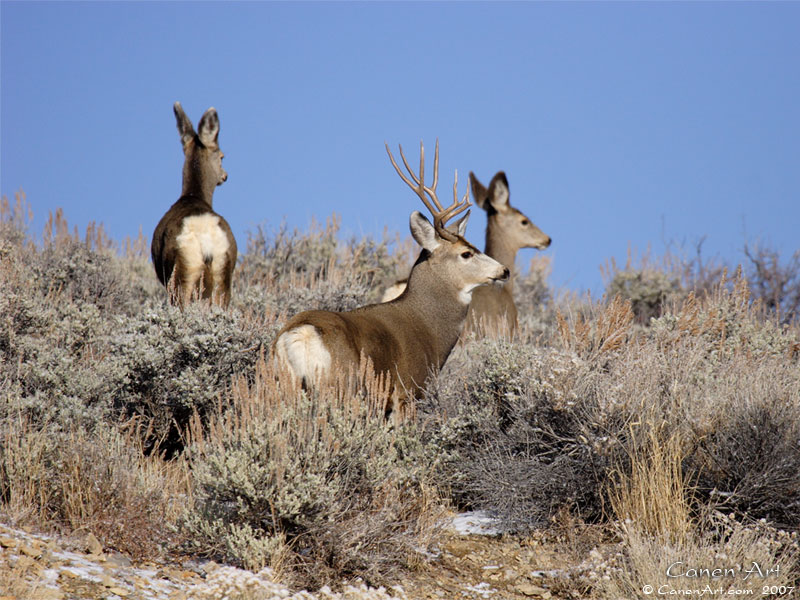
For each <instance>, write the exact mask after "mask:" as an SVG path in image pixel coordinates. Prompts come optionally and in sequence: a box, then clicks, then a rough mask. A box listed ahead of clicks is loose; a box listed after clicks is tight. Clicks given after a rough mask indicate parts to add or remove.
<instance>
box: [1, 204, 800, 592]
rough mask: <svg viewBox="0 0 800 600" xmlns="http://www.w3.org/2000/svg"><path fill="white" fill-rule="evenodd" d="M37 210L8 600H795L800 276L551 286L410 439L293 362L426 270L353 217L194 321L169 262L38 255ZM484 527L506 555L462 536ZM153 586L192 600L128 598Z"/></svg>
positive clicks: (277, 259) (636, 271) (120, 246)
mask: <svg viewBox="0 0 800 600" xmlns="http://www.w3.org/2000/svg"><path fill="white" fill-rule="evenodd" d="M28 210H29V207H28V206H27V205H26V203H25V200H24V197H23V196H22V195H20V196H18V198H17V202H16V204H15V205H12V204H11V203H10V202H9V201H8V200H7V199H5V198H4V199H3V204H2V209H1V210H0V290H2V292H1V293H0V358H1V360H0V524H2V526H0V546H1V547H2V548H0V551H2V557H3V558H2V561H0V598H3V599H4V600H5V599H6V598H50V597H52V598H84V597H85V598H101V597H103V598H105V597H114V594H116V596H118V597H137V598H138V597H141V598H148V597H164V598H167V597H169V598H179V597H180V598H194V597H196V598H201V597H214V595H213V594H214V593H216V592H210V591H209V589H211V588H209V587H208V586H209V585H210V583H209V582H213V580H214V576H213V575H212V571H215V572H217V573H220V574H222V573H229V572H231V573H233V572H235V573H238V574H239V575H240V576H241V577H245V578H246V577H248V575H247V572H250V573H262V575H263V574H265V573H268V574H269V578H271V579H272V580H274V582H275V583H274V585H273V587H269V586H267V585H266V584H264V586H261V587H259V586H260V585H261V584H253V586H251V587H250V588H248V589H245V588H246V586H245V587H243V588H242V589H240V590H239V591H236V590H232V589H231V590H228V592H227V597H229V598H232V599H241V600H245V599H247V600H250V599H253V600H257V599H261V598H271V597H288V594H290V593H299V591H300V590H310V591H311V592H313V593H314V594H316V597H319V598H327V597H346V598H360V597H364V598H367V597H369V598H373V597H374V598H380V597H384V596H381V594H387V593H389V592H384V591H380V588H381V586H382V587H383V588H385V589H386V590H391V589H392V586H397V585H400V586H401V587H402V589H403V590H404V591H403V594H405V597H407V598H465V597H466V598H525V597H532V598H604V599H605V598H609V599H610V598H614V599H615V598H640V597H645V595H643V592H642V591H643V590H645V592H644V593H645V594H646V593H647V592H646V590H647V589H649V590H651V592H655V595H660V594H666V593H669V592H670V590H674V591H675V593H680V590H700V589H703V588H705V586H710V588H713V589H717V588H720V589H723V590H725V591H727V590H733V591H737V590H738V591H739V592H744V591H745V590H753V592H754V594H761V595H768V596H773V597H774V596H778V597H780V596H786V597H790V596H791V595H793V594H796V593H797V591H796V590H794V592H791V591H790V590H789V588H791V587H793V586H795V587H796V586H798V585H800V542H799V541H798V535H797V531H798V529H799V528H800V331H799V330H798V327H797V323H796V320H792V311H795V310H796V309H797V303H798V302H800V299H796V298H795V297H794V296H793V295H792V294H796V289H795V288H794V287H792V286H793V285H796V282H798V281H800V277H799V276H798V273H797V272H795V271H796V270H797V262H798V260H797V258H796V257H795V259H794V262H792V261H789V263H788V264H787V263H786V262H785V261H784V262H781V261H780V257H773V258H775V261H774V262H773V263H770V262H769V257H770V255H769V253H768V252H765V251H761V254H758V252H757V251H756V250H753V251H752V254H751V257H752V259H751V260H752V268H750V269H749V270H747V271H746V273H743V272H742V270H741V269H736V268H735V267H731V268H727V269H726V268H725V265H724V264H722V263H719V264H711V263H705V264H702V263H700V264H697V263H691V262H681V261H678V260H677V259H675V258H674V257H664V260H660V261H656V260H652V259H650V260H640V261H638V262H637V261H633V260H632V261H630V262H629V264H627V265H625V266H624V267H621V266H616V265H614V264H613V263H612V264H611V265H610V266H609V269H608V273H607V274H608V277H607V279H608V292H609V294H608V296H607V297H604V298H603V299H600V300H597V299H590V298H587V297H578V296H577V295H575V294H572V293H568V292H566V291H560V290H553V289H551V288H550V286H549V285H548V282H547V274H548V269H549V264H548V262H547V260H546V259H536V260H534V261H533V262H532V264H531V268H529V269H528V270H527V272H526V273H525V274H524V275H522V276H521V277H520V278H519V279H518V281H517V282H516V284H515V294H516V300H517V305H518V307H519V312H520V332H519V335H518V336H517V337H516V338H515V339H513V340H493V339H489V338H484V337H482V336H481V337H479V336H475V335H472V336H465V337H464V339H462V341H461V342H460V343H459V345H458V346H457V347H456V349H455V350H454V352H453V354H452V355H451V357H450V359H449V360H448V362H447V364H446V366H445V368H444V369H443V371H442V372H441V373H440V374H438V376H437V377H436V378H435V380H434V381H433V383H432V384H431V385H429V387H428V390H427V394H426V397H425V398H424V399H423V400H422V401H420V402H419V403H417V404H416V405H415V407H414V411H413V412H414V413H415V415H414V417H413V418H411V419H408V420H406V421H399V420H395V421H394V422H388V423H387V422H386V421H385V419H384V417H383V414H382V411H381V409H380V407H382V406H383V401H384V400H383V397H382V395H381V386H380V385H379V382H377V381H375V378H374V377H373V376H372V375H371V374H370V373H368V372H362V373H359V374H354V376H353V377H349V378H348V377H343V378H342V379H341V380H340V381H337V382H334V383H331V384H330V385H328V386H324V387H323V388H321V389H318V390H315V391H313V392H312V393H306V392H303V391H302V390H300V389H298V388H297V386H292V385H289V384H288V383H287V382H286V381H285V378H284V379H283V380H282V379H281V377H280V373H276V370H275V367H274V366H273V364H272V362H271V361H270V360H269V349H270V344H271V342H272V340H273V338H274V336H275V334H276V332H277V331H278V329H279V327H280V326H281V324H282V323H284V322H285V320H286V319H287V317H289V316H291V315H293V314H295V313H297V312H299V311H301V310H305V309H309V308H324V309H332V310H347V309H351V308H355V307H357V306H361V305H363V304H365V303H369V302H375V301H377V300H378V298H379V297H380V294H381V293H382V291H383V288H384V287H385V286H386V285H387V284H389V283H390V282H392V281H393V280H394V279H395V278H396V277H397V276H398V275H405V273H406V272H407V270H408V269H409V267H410V262H411V260H413V256H414V254H415V251H414V249H413V248H411V247H410V245H409V244H408V243H407V242H399V241H398V240H391V239H384V240H373V239H368V238H365V239H353V240H348V241H342V240H341V239H340V238H339V236H338V227H337V221H336V218H335V217H331V218H330V219H328V221H327V222H326V224H325V225H313V226H312V227H311V228H310V229H309V231H305V232H298V231H295V232H290V231H287V230H286V229H285V228H278V229H276V230H273V231H266V230H261V229H259V230H257V231H256V232H254V233H252V234H251V236H250V238H249V239H248V240H239V245H240V248H243V249H244V248H245V247H246V249H244V251H242V252H241V254H242V256H241V258H240V262H239V265H238V266H237V269H236V273H235V276H234V290H233V300H232V302H231V307H230V309H229V310H228V311H222V310H220V309H218V308H216V307H208V306H206V305H204V304H201V303H195V304H193V305H191V306H190V307H188V308H187V309H186V310H185V311H183V312H181V311H179V310H178V309H176V308H174V307H171V306H169V305H168V304H167V303H166V293H165V291H164V289H163V288H162V287H161V286H160V285H159V284H158V281H157V280H156V278H155V275H154V273H153V269H152V265H151V263H150V260H149V247H148V245H147V243H146V240H145V239H144V238H142V237H141V236H140V238H139V239H137V240H127V241H124V242H121V243H120V242H117V241H113V240H109V239H108V238H107V237H106V236H105V235H104V233H103V229H102V227H101V226H92V227H90V228H89V230H88V231H87V232H86V233H85V234H78V233H77V232H74V231H71V230H70V228H69V226H68V224H67V221H66V219H65V217H64V216H63V215H62V214H61V213H60V212H59V213H58V214H56V215H51V219H50V221H49V222H48V225H47V227H46V229H45V231H44V232H43V233H42V234H36V235H34V233H33V232H30V231H28V222H29V219H28ZM469 237H472V238H478V237H479V236H478V235H477V234H475V233H474V232H473V234H472V235H471V236H469ZM759 261H760V262H759ZM770 264H771V265H772V269H771V270H770V269H769V268H768V267H770ZM759 265H760V266H761V267H763V269H762V270H761V271H759V270H758V268H756V267H757V266H759ZM747 276H749V279H748V277H747ZM781 277H782V278H783V279H781V281H783V283H781V284H780V286H778V285H775V282H776V281H777V280H778V279H780V278H781ZM797 298H800V296H798V297H797ZM464 511H488V512H490V513H491V514H492V515H493V517H494V518H496V519H497V522H498V524H499V527H500V528H501V530H502V531H503V532H504V533H502V534H497V535H494V536H488V537H487V536H474V535H472V536H469V535H468V536H464V535H460V534H458V533H456V532H455V531H453V529H452V528H451V524H452V522H453V515H454V514H455V513H460V512H464ZM90 534H91V537H90ZM36 536H41V537H40V538H37V537H36ZM87 539H88V540H95V541H96V544H95V545H94V548H90V547H89V546H88V545H87ZM4 540H5V541H4ZM23 548H26V549H27V551H26V550H24V549H23ZM64 552H74V553H76V556H75V557H72V556H69V557H65V556H66V555H64ZM79 559H80V560H89V561H94V562H95V563H97V562H101V563H105V564H106V566H107V565H108V564H109V561H111V562H114V561H116V562H117V563H119V564H120V565H121V566H119V569H122V570H123V571H124V570H126V569H127V570H128V571H126V573H123V575H121V576H120V577H121V579H120V580H119V581H118V580H116V579H113V577H116V575H114V576H112V579H110V580H109V582H111V585H105V584H103V583H102V581H101V583H100V584H98V585H97V586H96V587H97V589H96V590H95V591H91V592H90V591H87V590H88V588H80V586H79V585H78V582H77V581H75V580H76V579H80V577H78V578H70V576H69V575H56V582H57V583H55V584H54V583H53V582H52V581H51V579H48V578H52V576H53V572H52V570H53V569H55V568H57V567H56V566H54V565H56V564H57V563H58V564H60V565H61V566H63V565H64V564H65V563H67V562H68V561H71V560H76V561H78V560H79ZM101 559H103V560H101ZM46 561H49V562H47V564H44V563H45V562H46ZM209 561H213V562H209ZM212 565H213V566H212ZM753 565H757V567H758V569H757V570H754V567H753ZM229 567H230V568H231V571H226V569H228V568H229ZM58 568H60V567H58ZM233 568H235V569H238V570H237V571H233ZM132 569H140V570H139V571H135V572H134V571H131V570H132ZM265 569H268V570H265ZM715 569H718V570H719V573H714V570H715ZM149 570H155V572H156V573H158V572H161V573H163V574H164V575H165V577H164V579H166V580H168V581H173V583H174V582H176V581H177V582H179V583H180V585H178V584H175V585H173V587H171V588H169V589H168V590H167V591H162V592H158V593H155V594H150V595H148V594H146V593H144V592H143V591H141V590H139V591H136V590H138V588H129V587H125V586H126V585H127V584H125V581H127V580H132V578H136V577H139V578H142V577H144V575H143V572H144V571H149ZM219 576H220V577H221V576H222V575H219ZM126 578H127V579H126ZM181 580H183V581H182V583H181ZM65 582H66V583H65ZM69 582H71V583H69ZM362 584H363V585H365V586H369V588H370V590H371V591H362V592H348V591H347V586H348V585H353V586H359V585H362ZM70 585H72V586H73V587H69V586H70ZM193 585H197V586H200V587H196V588H193V587H192V586H193ZM203 586H205V587H203ZM648 586H651V587H648ZM93 589H94V588H93ZM165 589H166V588H165ZM325 589H330V590H332V591H331V592H330V593H329V595H328V596H326V595H325V594H326V592H325V591H324V590H325ZM48 590H49V591H48ZM115 590H116V591H115ZM290 590H291V592H290ZM217 591H219V590H217ZM220 593H221V592H220ZM309 593H310V592H309ZM391 593H396V594H397V595H398V596H399V597H402V595H401V593H400V592H399V591H397V590H396V591H395V592H391ZM48 594H49V595H48ZM59 594H60V595H59ZM137 594H138V595H137ZM159 594H161V595H159ZM193 594H194V595H193ZM203 594H206V595H203ZM208 594H211V595H208ZM336 594H340V595H339V596H335V595H336ZM348 594H350V595H348ZM359 594H362V595H359ZM684 595H685V594H684ZM296 597H298V598H299V597H305V598H310V597H311V596H310V595H308V594H307V595H305V596H302V595H298V596H296Z"/></svg>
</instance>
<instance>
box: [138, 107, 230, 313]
mask: <svg viewBox="0 0 800 600" xmlns="http://www.w3.org/2000/svg"><path fill="white" fill-rule="evenodd" d="M173 109H174V112H175V118H176V120H177V124H178V132H179V134H180V138H181V144H182V146H183V152H184V157H185V159H184V165H183V176H182V177H183V187H182V193H181V197H180V198H179V199H178V201H177V202H175V203H174V204H173V205H172V207H170V209H169V210H168V211H167V212H166V214H164V216H163V217H162V218H161V220H160V221H159V223H158V225H157V226H156V229H155V231H154V232H153V242H152V245H151V254H152V257H153V265H154V267H155V270H156V276H157V277H158V279H159V281H160V282H161V283H162V284H163V285H164V286H166V287H167V289H168V290H170V287H172V288H173V289H172V290H171V291H170V293H169V299H170V301H171V302H174V303H177V304H178V305H179V306H181V307H183V306H185V305H186V303H188V302H189V301H190V300H191V298H192V296H194V295H199V296H202V297H203V298H205V299H209V300H212V301H214V302H216V303H218V304H220V305H222V306H227V305H228V303H229V302H230V297H231V283H232V280H233V271H234V268H235V266H236V258H237V253H238V250H237V247H236V239H235V238H234V236H233V232H232V231H231V228H230V225H229V224H228V222H227V221H226V220H225V219H224V218H223V217H222V215H220V214H218V213H216V212H215V211H214V209H213V194H214V190H215V188H216V187H217V186H218V185H222V183H224V182H225V181H226V180H227V178H228V174H227V173H226V172H225V169H223V168H222V158H223V157H224V154H223V153H222V150H221V149H220V147H219V143H218V139H219V117H218V115H217V111H216V110H215V109H214V108H209V109H208V110H207V111H206V112H205V114H203V117H202V118H201V119H200V123H199V124H198V131H197V132H195V130H194V127H193V126H192V123H191V121H190V120H189V119H188V117H187V116H186V114H185V113H184V112H183V108H182V107H181V105H180V103H179V102H176V103H175V105H174V107H173Z"/></svg>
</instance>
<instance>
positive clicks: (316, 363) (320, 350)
mask: <svg viewBox="0 0 800 600" xmlns="http://www.w3.org/2000/svg"><path fill="white" fill-rule="evenodd" d="M275 352H276V353H277V355H278V360H280V361H281V362H283V363H284V364H287V365H289V367H290V369H291V370H292V372H293V373H294V375H295V377H297V378H298V379H303V380H305V381H306V382H307V383H310V382H312V381H314V380H316V379H317V378H318V377H320V376H322V375H325V374H326V373H327V372H328V371H330V368H331V353H330V352H328V349H327V348H326V347H325V344H324V343H323V342H322V336H321V335H320V334H319V332H318V331H317V329H316V327H314V326H313V325H300V326H299V327H295V328H294V329H290V330H289V331H286V332H284V333H282V334H281V336H280V337H279V338H278V340H277V341H276V342H275Z"/></svg>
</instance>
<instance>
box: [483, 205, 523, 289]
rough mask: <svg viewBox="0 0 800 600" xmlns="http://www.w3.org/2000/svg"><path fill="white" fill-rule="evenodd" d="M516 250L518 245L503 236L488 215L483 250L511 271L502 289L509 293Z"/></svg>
mask: <svg viewBox="0 0 800 600" xmlns="http://www.w3.org/2000/svg"><path fill="white" fill-rule="evenodd" d="M518 250H519V247H517V246H516V245H515V244H513V243H511V242H509V241H508V240H507V239H506V238H505V237H504V236H503V234H502V232H501V231H500V230H499V228H498V227H497V226H496V221H495V219H494V218H493V217H492V216H490V217H489V224H488V226H487V227H486V250H485V251H484V252H485V253H486V254H487V255H488V256H491V257H492V258H493V259H495V260H496V261H497V262H499V263H500V264H501V265H503V266H504V267H506V268H507V269H508V270H509V271H510V272H511V276H510V277H509V278H508V281H507V282H506V283H505V285H504V286H503V289H505V290H507V291H508V293H509V294H510V293H511V286H512V285H513V284H514V264H515V263H516V260H517V251H518Z"/></svg>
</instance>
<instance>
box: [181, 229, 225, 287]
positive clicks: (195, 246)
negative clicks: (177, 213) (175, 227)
mask: <svg viewBox="0 0 800 600" xmlns="http://www.w3.org/2000/svg"><path fill="white" fill-rule="evenodd" d="M175 241H176V242H177V245H178V252H180V255H181V258H182V259H183V263H184V265H185V266H186V268H187V270H189V271H190V272H191V271H195V270H200V269H202V268H203V267H204V266H205V265H206V264H209V265H210V266H211V271H212V272H213V273H214V279H215V280H217V278H218V276H219V275H220V274H221V273H222V269H223V268H224V267H225V263H226V260H227V255H226V253H227V252H228V247H229V246H230V243H229V242H228V236H227V235H225V231H223V229H222V227H220V225H219V216H218V215H214V214H211V213H207V214H205V215H196V216H194V217H186V218H185V219H184V220H183V223H182V226H181V232H180V234H179V235H178V237H177V238H176V239H175Z"/></svg>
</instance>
